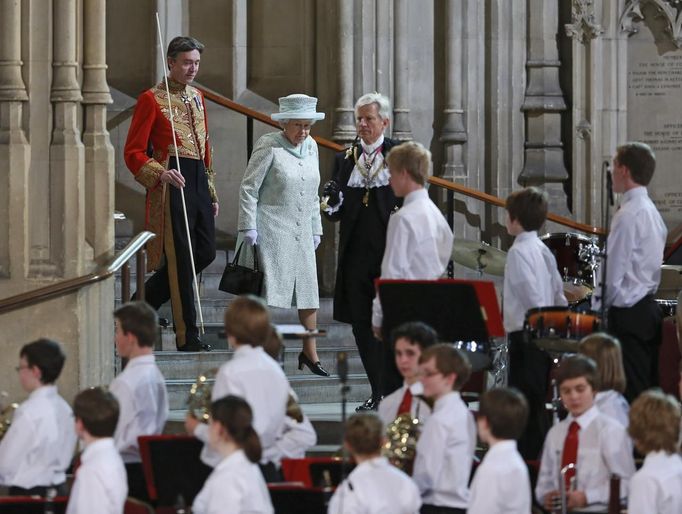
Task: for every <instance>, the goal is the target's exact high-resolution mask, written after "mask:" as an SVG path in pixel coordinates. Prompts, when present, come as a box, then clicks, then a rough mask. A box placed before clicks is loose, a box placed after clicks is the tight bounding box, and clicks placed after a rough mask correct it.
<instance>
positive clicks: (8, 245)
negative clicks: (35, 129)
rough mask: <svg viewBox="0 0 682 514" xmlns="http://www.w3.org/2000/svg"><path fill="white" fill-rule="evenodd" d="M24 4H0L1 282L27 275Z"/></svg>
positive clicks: (14, 0) (15, 0)
mask: <svg viewBox="0 0 682 514" xmlns="http://www.w3.org/2000/svg"><path fill="white" fill-rule="evenodd" d="M22 64H23V63H22V62H21V0H0V220H1V221H0V279H1V278H7V277H10V276H14V277H15V278H18V279H23V277H24V276H25V275H26V273H27V268H26V263H27V244H28V243H27V240H26V230H27V217H26V215H27V192H26V189H27V179H28V166H29V149H30V148H29V144H28V141H27V140H26V136H25V134H24V129H23V125H22V109H23V104H24V102H26V101H27V100H28V95H27V94H26V87H25V86H24V81H23V79H22V77H21V67H22Z"/></svg>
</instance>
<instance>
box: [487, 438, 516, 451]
mask: <svg viewBox="0 0 682 514" xmlns="http://www.w3.org/2000/svg"><path fill="white" fill-rule="evenodd" d="M515 451H517V447H516V441H514V440H513V439H504V440H502V441H497V442H496V443H495V444H493V445H492V446H491V447H490V449H488V453H487V455H497V454H500V453H509V452H515Z"/></svg>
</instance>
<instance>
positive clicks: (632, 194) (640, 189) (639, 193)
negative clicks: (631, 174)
mask: <svg viewBox="0 0 682 514" xmlns="http://www.w3.org/2000/svg"><path fill="white" fill-rule="evenodd" d="M647 196H649V193H648V192H647V190H646V187H644V186H637V187H633V188H632V189H630V190H629V191H625V193H623V203H625V202H629V201H630V200H633V199H635V198H638V197H647Z"/></svg>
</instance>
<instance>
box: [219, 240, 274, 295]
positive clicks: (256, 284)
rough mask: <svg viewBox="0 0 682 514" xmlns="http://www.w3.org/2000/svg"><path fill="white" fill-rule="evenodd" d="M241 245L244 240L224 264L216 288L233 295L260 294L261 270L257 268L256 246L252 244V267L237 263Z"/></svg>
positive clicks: (261, 286) (261, 290)
mask: <svg viewBox="0 0 682 514" xmlns="http://www.w3.org/2000/svg"><path fill="white" fill-rule="evenodd" d="M242 246H244V241H242V243H241V244H240V245H239V248H238V249H237V253H236V254H235V256H234V259H233V260H232V262H228V263H227V266H225V271H223V276H222V278H221V279H220V285H219V286H218V289H220V290H221V291H225V292H226V293H230V294H234V295H242V294H253V295H256V296H260V295H261V293H262V292H263V272H262V271H260V270H259V269H258V249H257V246H256V245H254V246H253V269H251V268H248V267H246V266H240V265H239V264H237V263H238V262H239V253H240V252H241V251H242Z"/></svg>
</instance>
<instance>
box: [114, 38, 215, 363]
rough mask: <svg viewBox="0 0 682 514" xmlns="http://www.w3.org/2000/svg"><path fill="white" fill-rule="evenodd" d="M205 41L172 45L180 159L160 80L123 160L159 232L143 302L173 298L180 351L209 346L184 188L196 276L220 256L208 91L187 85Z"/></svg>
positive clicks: (138, 112) (150, 225) (145, 96)
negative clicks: (199, 318) (197, 300)
mask: <svg viewBox="0 0 682 514" xmlns="http://www.w3.org/2000/svg"><path fill="white" fill-rule="evenodd" d="M203 49H204V45H203V44H201V43H200V42H199V41H197V40H196V39H194V38H191V37H184V36H183V37H176V38H174V39H173V40H172V41H171V42H170V44H169V45H168V52H167V58H168V69H169V72H168V88H169V90H170V103H171V106H172V107H171V109H172V117H173V124H174V126H175V141H176V143H177V148H178V156H179V161H180V162H179V163H178V162H176V159H175V148H174V144H173V134H172V131H171V122H170V116H171V113H169V111H168V94H167V92H166V86H165V83H164V82H163V81H162V82H161V83H159V84H158V85H156V86H154V87H153V88H151V89H149V90H147V91H145V92H144V93H142V94H141V95H140V97H139V98H138V100H137V105H136V106H135V113H134V114H133V120H132V123H131V125H130V130H129V131H128V139H127V141H126V145H125V151H124V154H125V161H126V165H127V166H128V169H130V171H131V172H132V173H133V175H135V180H137V181H138V182H139V183H140V184H142V185H143V186H144V187H145V188H146V190H147V199H146V208H145V226H146V228H147V229H148V230H150V231H152V232H154V233H155V234H156V238H155V239H153V240H152V241H151V242H150V243H149V244H148V246H147V252H148V262H147V269H148V271H156V273H154V275H152V277H151V278H149V279H148V280H147V282H146V283H145V300H146V301H147V302H149V304H150V305H152V306H153V307H154V308H155V309H158V308H159V307H161V305H163V304H164V303H166V302H167V301H168V300H169V299H170V300H171V305H172V310H173V324H174V329H175V341H176V345H177V348H178V350H180V351H200V350H202V349H203V350H207V349H209V347H208V346H207V345H203V344H202V343H201V340H200V339H199V331H198V329H197V323H196V309H195V306H194V290H193V277H192V265H191V260H190V254H189V251H190V241H189V240H188V237H187V230H186V227H185V220H184V215H183V208H182V198H181V190H183V191H184V196H185V205H186V208H187V221H188V223H189V232H190V235H191V247H192V248H191V249H192V251H193V255H194V265H195V271H196V273H199V272H201V271H202V270H203V269H204V268H205V267H206V266H208V265H209V264H210V263H211V262H212V261H213V259H214V258H215V221H214V218H215V216H217V215H218V197H217V195H216V189H215V184H214V173H213V170H212V168H211V149H210V146H209V137H208V120H207V118H206V107H205V104H204V98H203V95H202V94H201V92H200V91H199V90H197V89H196V88H193V87H191V86H190V84H191V83H192V81H193V80H194V77H195V76H196V74H197V72H198V71H199V61H200V58H201V52H202V51H203Z"/></svg>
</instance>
